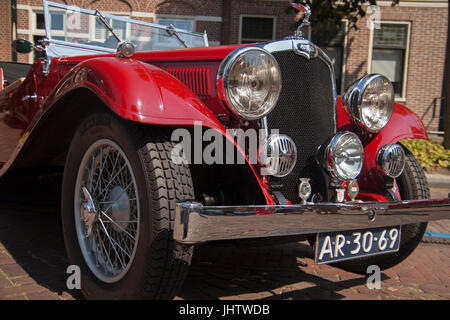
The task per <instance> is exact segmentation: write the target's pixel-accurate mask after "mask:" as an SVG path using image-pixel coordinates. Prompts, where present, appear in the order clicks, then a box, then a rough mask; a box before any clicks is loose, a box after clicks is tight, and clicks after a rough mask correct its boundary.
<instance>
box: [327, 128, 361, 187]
mask: <svg viewBox="0 0 450 320" xmlns="http://www.w3.org/2000/svg"><path fill="white" fill-rule="evenodd" d="M324 160H325V166H326V168H327V169H328V171H329V172H330V173H331V175H332V176H333V177H334V178H336V179H338V180H340V181H349V180H353V179H355V178H356V177H357V176H358V175H359V174H360V173H361V169H362V166H363V162H364V148H363V146H362V143H361V141H360V140H359V138H358V136H357V135H355V134H354V133H352V132H341V133H338V134H336V135H335V136H334V137H333V138H332V139H331V141H330V143H329V144H328V146H327V147H326V149H325V159H324Z"/></svg>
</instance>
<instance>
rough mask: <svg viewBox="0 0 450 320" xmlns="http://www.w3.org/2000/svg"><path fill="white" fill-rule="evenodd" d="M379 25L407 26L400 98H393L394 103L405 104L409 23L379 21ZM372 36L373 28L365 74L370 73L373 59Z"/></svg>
mask: <svg viewBox="0 0 450 320" xmlns="http://www.w3.org/2000/svg"><path fill="white" fill-rule="evenodd" d="M379 23H380V25H383V24H402V25H407V34H406V47H405V49H403V50H405V55H404V57H403V74H402V92H401V94H400V96H395V101H398V102H405V101H406V96H407V88H406V87H407V84H408V64H409V49H410V45H411V24H412V22H411V21H406V20H405V21H399V20H381V21H380V22H379ZM374 35H375V28H371V29H370V41H369V56H368V59H367V61H368V63H367V72H368V73H371V72H372V57H373V49H374V45H373V41H374Z"/></svg>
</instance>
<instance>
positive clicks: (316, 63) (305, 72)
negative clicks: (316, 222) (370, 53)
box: [267, 51, 336, 203]
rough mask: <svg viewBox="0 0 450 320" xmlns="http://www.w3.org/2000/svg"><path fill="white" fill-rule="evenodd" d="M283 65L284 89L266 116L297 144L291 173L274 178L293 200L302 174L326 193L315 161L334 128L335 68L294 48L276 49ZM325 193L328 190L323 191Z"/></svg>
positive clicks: (274, 126) (275, 55) (296, 200)
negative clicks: (316, 155) (291, 49)
mask: <svg viewBox="0 0 450 320" xmlns="http://www.w3.org/2000/svg"><path fill="white" fill-rule="evenodd" d="M273 56H274V57H275V59H276V60H277V61H278V64H279V65H280V69H281V74H282V90H281V93H280V98H279V101H278V103H277V106H276V107H275V108H274V110H273V111H272V112H271V113H270V114H269V115H268V116H267V125H268V129H269V134H270V131H271V130H273V129H278V130H279V133H280V134H286V135H288V136H290V137H291V138H292V139H293V140H294V142H295V144H296V146H297V153H298V156H297V164H296V165H295V167H294V169H293V171H292V172H291V174H289V175H287V176H286V177H283V178H274V177H272V179H271V184H272V185H275V184H277V185H280V184H282V188H281V192H282V193H283V195H284V196H285V197H286V198H287V199H289V200H290V201H291V202H293V203H298V202H299V197H298V193H297V188H298V184H299V179H300V178H306V177H308V178H311V184H312V186H313V192H320V193H321V194H322V196H325V194H326V190H324V189H326V186H324V183H323V181H319V180H323V178H322V175H321V174H318V173H319V172H320V171H321V170H320V169H319V168H318V165H317V163H316V161H315V154H316V151H317V149H318V147H319V146H320V145H322V144H323V143H325V142H326V141H327V139H328V138H329V137H331V136H332V135H333V134H334V133H335V131H336V129H335V126H336V125H335V123H336V122H335V121H336V110H335V105H334V102H335V101H334V86H333V81H334V79H333V77H332V71H331V69H330V67H329V66H328V63H327V62H326V61H324V60H322V59H321V58H319V57H316V58H311V59H307V58H305V57H304V56H302V55H299V54H296V53H295V52H294V51H281V52H275V53H273ZM324 193H325V194H324Z"/></svg>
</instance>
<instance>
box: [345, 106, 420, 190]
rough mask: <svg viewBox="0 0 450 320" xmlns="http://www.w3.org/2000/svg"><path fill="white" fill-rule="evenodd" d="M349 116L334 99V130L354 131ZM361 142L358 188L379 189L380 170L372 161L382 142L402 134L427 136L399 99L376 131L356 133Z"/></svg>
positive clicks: (397, 138)
mask: <svg viewBox="0 0 450 320" xmlns="http://www.w3.org/2000/svg"><path fill="white" fill-rule="evenodd" d="M355 126H356V125H355V124H354V122H353V120H352V119H351V117H350V116H349V115H348V114H347V113H346V112H345V110H344V109H343V107H342V103H341V99H340V98H339V99H338V131H345V130H348V131H354V132H355V131H357V132H361V130H355ZM360 138H361V141H362V143H363V145H364V165H363V169H362V172H361V174H360V176H359V177H358V183H359V185H360V187H361V189H364V190H372V191H380V189H381V188H382V186H383V183H384V181H383V173H382V172H381V170H380V169H379V168H378V166H377V164H376V155H377V152H378V150H379V149H380V148H381V147H383V146H384V145H386V144H392V143H397V142H398V141H399V140H402V139H406V138H414V139H427V140H428V135H427V132H426V129H425V127H424V125H423V123H422V121H421V120H420V119H419V118H418V116H417V115H416V114H415V113H414V112H412V111H411V110H410V109H408V108H407V107H405V106H404V105H401V104H399V103H396V104H395V107H394V112H393V114H392V117H391V119H390V120H389V123H388V124H387V125H386V127H384V128H383V129H382V130H380V131H379V132H378V133H377V134H371V135H368V134H360Z"/></svg>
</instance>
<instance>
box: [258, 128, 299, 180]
mask: <svg viewBox="0 0 450 320" xmlns="http://www.w3.org/2000/svg"><path fill="white" fill-rule="evenodd" d="M259 162H260V163H261V165H262V166H263V169H262V171H261V174H263V175H273V176H275V177H285V176H287V175H288V174H289V173H291V171H292V170H293V169H294V167H295V164H296V162H297V148H296V147H295V143H294V141H293V140H292V139H291V138H290V137H288V136H286V135H284V134H274V135H270V136H269V137H268V138H267V140H266V142H265V143H264V145H263V147H262V149H261V151H260V153H259Z"/></svg>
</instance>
